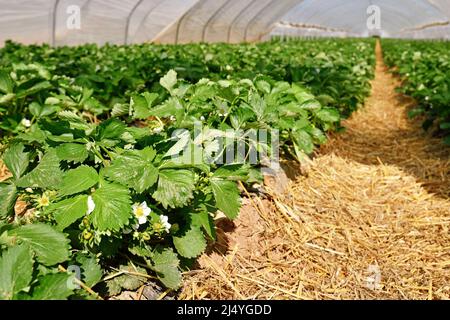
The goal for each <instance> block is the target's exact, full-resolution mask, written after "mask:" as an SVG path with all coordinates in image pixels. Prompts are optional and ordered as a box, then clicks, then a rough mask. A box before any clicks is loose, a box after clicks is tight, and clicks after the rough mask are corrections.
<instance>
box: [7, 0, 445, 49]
mask: <svg viewBox="0 0 450 320" xmlns="http://www.w3.org/2000/svg"><path fill="white" fill-rule="evenodd" d="M0 6H1V9H0V30H1V31H0V41H1V42H3V41H5V40H7V39H12V40H15V41H19V42H23V43H51V44H55V45H75V44H81V43H99V44H103V43H106V42H109V43H116V44H126V43H142V42H146V41H154V42H162V43H188V42H199V41H206V42H232V43H235V42H242V41H259V40H262V39H265V38H267V37H268V36H269V35H271V34H272V35H273V34H276V35H303V36H304V35H306V36H308V35H309V36H336V35H337V36H370V35H374V34H377V35H381V36H388V37H412V38H448V37H449V34H450V27H449V20H450V1H447V0H396V1H392V0H304V1H302V0H32V1H31V0H16V1H10V0H0ZM377 10H378V11H377ZM373 14H378V18H379V25H378V27H377V28H376V30H375V31H374V30H373V29H371V28H369V27H368V21H369V20H370V19H372V18H373Z"/></svg>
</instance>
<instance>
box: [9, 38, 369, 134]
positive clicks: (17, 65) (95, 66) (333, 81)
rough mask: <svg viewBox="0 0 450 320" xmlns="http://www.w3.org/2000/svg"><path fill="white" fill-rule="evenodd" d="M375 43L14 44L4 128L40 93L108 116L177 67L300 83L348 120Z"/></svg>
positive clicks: (186, 73) (196, 75)
mask: <svg viewBox="0 0 450 320" xmlns="http://www.w3.org/2000/svg"><path fill="white" fill-rule="evenodd" d="M373 45H374V43H373V41H371V40H370V41H368V40H366V41H364V40H358V41H353V40H339V41H331V40H323V41H320V40H317V41H311V42H309V41H292V42H268V43H263V44H258V45H226V44H190V45H179V46H169V45H165V46H164V45H148V44H143V45H133V46H109V45H108V46H103V47H97V46H96V45H85V46H80V47H62V48H51V47H48V46H45V45H44V46H23V45H19V44H16V43H10V42H9V43H7V44H6V46H5V47H4V48H2V49H1V50H0V69H1V70H4V71H5V72H8V73H9V74H11V75H12V76H13V80H14V82H16V85H15V89H14V90H11V89H10V90H8V89H7V90H6V91H7V93H8V94H7V95H4V96H2V97H0V108H2V106H3V105H5V103H9V102H10V100H12V101H13V102H14V103H15V106H16V107H15V108H14V109H12V108H9V110H7V113H6V114H4V115H3V118H4V121H2V124H1V126H0V130H3V131H13V132H14V131H15V130H17V126H18V125H19V124H20V121H21V116H25V117H26V118H27V119H28V117H31V116H33V115H32V114H30V112H28V111H29V110H28V105H29V104H27V103H26V102H25V100H26V97H27V96H30V95H32V96H37V99H35V101H36V102H37V103H39V104H40V105H43V104H44V103H45V102H46V101H45V100H43V99H42V98H40V99H39V92H40V91H49V90H50V91H51V92H52V95H53V96H54V97H55V98H56V99H58V100H56V99H50V100H48V102H49V103H50V104H52V105H55V104H56V105H60V106H63V107H77V108H78V109H80V110H84V111H87V112H89V113H91V114H93V115H95V116H98V117H100V118H105V117H107V116H108V115H109V114H110V111H111V110H112V108H113V107H114V106H115V105H116V104H117V103H127V102H128V101H129V99H130V96H131V95H132V94H133V93H135V92H136V91H138V92H139V91H151V92H154V91H158V90H159V91H160V90H161V88H158V87H159V85H158V82H159V79H160V78H161V77H162V76H163V75H164V74H166V73H167V72H168V71H169V70H171V69H173V70H175V71H176V72H177V73H178V74H179V76H180V78H183V79H185V80H187V81H189V82H191V83H195V82H198V81H200V80H201V79H202V78H205V77H206V78H209V79H212V80H215V81H218V80H221V79H229V80H230V79H237V80H239V79H244V78H247V79H253V78H255V77H256V76H257V75H259V74H263V75H267V76H270V77H272V78H273V79H275V80H278V81H287V82H290V83H292V82H296V83H297V82H298V83H301V84H302V85H304V86H306V87H307V88H309V89H310V90H311V91H312V93H313V94H314V95H316V96H317V98H318V99H319V101H320V102H321V103H322V104H324V105H327V106H330V107H335V108H337V109H339V111H340V113H341V115H343V116H348V115H349V114H350V113H351V112H352V111H353V110H355V109H356V108H357V107H358V105H360V104H361V103H363V101H364V99H365V97H367V95H368V94H369V92H370V84H369V80H370V79H371V78H372V77H373V66H374V57H373V54H372V53H373ZM10 86H11V85H7V88H9V87H10ZM4 91H5V90H4ZM46 112H49V111H46Z"/></svg>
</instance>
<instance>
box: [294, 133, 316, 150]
mask: <svg viewBox="0 0 450 320" xmlns="http://www.w3.org/2000/svg"><path fill="white" fill-rule="evenodd" d="M293 138H294V143H295V144H296V145H297V147H298V148H299V149H300V150H301V151H303V152H305V153H307V154H309V153H311V152H313V150H314V144H313V141H312V138H311V136H310V135H309V133H308V132H306V131H304V130H298V131H294V132H293Z"/></svg>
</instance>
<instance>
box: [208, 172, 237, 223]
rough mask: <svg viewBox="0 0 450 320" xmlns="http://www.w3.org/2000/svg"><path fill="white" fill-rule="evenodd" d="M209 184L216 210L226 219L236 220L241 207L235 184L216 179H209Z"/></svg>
mask: <svg viewBox="0 0 450 320" xmlns="http://www.w3.org/2000/svg"><path fill="white" fill-rule="evenodd" d="M210 182H211V187H212V191H213V194H214V198H215V199H216V206H217V208H218V209H219V210H221V211H222V212H223V213H224V214H225V215H226V216H227V217H228V218H230V219H234V218H236V217H237V216H238V214H239V209H240V207H241V198H240V195H239V188H238V187H237V185H236V182H234V181H228V180H223V179H217V178H213V179H211V180H210Z"/></svg>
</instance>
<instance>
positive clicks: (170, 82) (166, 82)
mask: <svg viewBox="0 0 450 320" xmlns="http://www.w3.org/2000/svg"><path fill="white" fill-rule="evenodd" d="M159 83H160V84H161V86H163V87H164V88H166V89H167V91H169V92H171V91H172V89H173V87H174V86H175V85H176V84H177V73H176V71H175V70H169V72H167V74H166V75H165V76H164V77H162V78H161V79H160V80H159Z"/></svg>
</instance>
